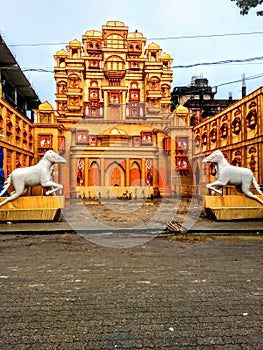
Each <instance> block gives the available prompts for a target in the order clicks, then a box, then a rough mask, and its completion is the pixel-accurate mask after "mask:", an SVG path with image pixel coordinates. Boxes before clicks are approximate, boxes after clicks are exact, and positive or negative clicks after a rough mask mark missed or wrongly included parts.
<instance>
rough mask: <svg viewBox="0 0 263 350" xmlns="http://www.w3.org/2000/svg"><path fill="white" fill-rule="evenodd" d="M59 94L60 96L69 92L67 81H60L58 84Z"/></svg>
mask: <svg viewBox="0 0 263 350" xmlns="http://www.w3.org/2000/svg"><path fill="white" fill-rule="evenodd" d="M57 92H58V93H59V94H65V93H66V92H67V82H66V80H60V81H58V82H57Z"/></svg>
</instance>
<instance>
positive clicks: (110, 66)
mask: <svg viewBox="0 0 263 350" xmlns="http://www.w3.org/2000/svg"><path fill="white" fill-rule="evenodd" d="M105 66H106V70H111V71H119V70H124V67H125V62H124V60H123V59H122V58H121V57H120V56H117V55H112V56H110V57H109V58H108V59H107V60H106V62H105Z"/></svg>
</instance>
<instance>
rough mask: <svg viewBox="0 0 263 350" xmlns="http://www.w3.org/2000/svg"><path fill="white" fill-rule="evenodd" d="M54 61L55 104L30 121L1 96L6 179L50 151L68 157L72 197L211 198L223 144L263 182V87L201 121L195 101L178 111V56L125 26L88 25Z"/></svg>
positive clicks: (66, 181)
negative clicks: (174, 101)
mask: <svg viewBox="0 0 263 350" xmlns="http://www.w3.org/2000/svg"><path fill="white" fill-rule="evenodd" d="M54 59H55V67H54V72H55V73H54V79H55V82H56V95H55V97H56V98H55V100H56V106H52V105H51V104H50V103H49V102H48V101H46V102H44V103H41V104H39V103H38V104H37V106H38V108H37V107H35V106H36V104H35V105H34V107H31V109H34V112H35V119H33V118H31V120H30V119H29V118H27V116H26V114H25V113H20V112H19V110H18V108H15V107H14V106H12V105H10V103H8V101H7V99H4V98H3V96H2V93H1V94H0V95H1V96H2V97H0V134H1V135H2V136H3V137H2V138H1V139H0V141H1V147H2V149H3V152H4V172H5V176H7V175H8V174H10V173H11V171H12V170H13V169H14V168H16V167H20V166H29V165H31V164H33V163H36V162H37V161H38V160H39V159H40V158H41V157H42V156H43V154H44V153H45V152H46V151H47V150H48V149H50V148H51V149H53V150H54V151H56V152H58V153H60V154H62V155H63V157H65V158H66V159H67V163H66V164H65V165H64V164H63V165H61V166H60V168H58V166H57V165H56V166H55V169H54V170H55V171H54V180H55V181H56V182H59V183H63V185H64V194H65V197H66V198H78V197H79V196H81V197H84V198H116V197H118V198H144V197H157V196H168V197H169V196H172V197H174V196H181V195H183V196H185V195H192V193H194V194H196V195H205V194H207V191H206V188H205V185H206V183H207V182H210V181H212V180H214V175H215V169H214V168H213V166H211V167H210V168H208V166H207V165H206V164H203V163H202V158H203V157H204V156H206V155H208V154H210V153H211V152H212V151H213V150H215V149H221V150H222V151H223V153H224V154H225V156H226V158H227V159H228V161H229V162H230V163H231V164H233V165H236V166H243V167H248V168H250V169H251V170H252V171H253V172H254V174H255V177H256V179H257V182H258V183H259V184H261V185H262V184H263V170H262V169H263V166H262V159H263V146H262V141H263V120H262V118H263V116H262V110H263V109H262V106H263V88H259V89H258V90H256V91H254V92H253V93H251V94H249V95H247V96H245V97H244V98H242V99H241V100H240V101H237V102H234V103H233V104H232V105H230V106H229V107H227V108H226V109H224V110H223V111H221V112H220V113H218V114H216V115H214V116H212V117H210V118H208V119H206V120H204V121H203V122H201V123H199V124H198V125H197V126H195V127H193V126H190V125H191V122H190V121H191V119H192V118H193V117H194V115H192V113H190V112H189V110H188V109H187V108H186V107H184V106H182V105H179V106H177V108H176V109H175V110H174V111H173V113H171V112H170V103H171V102H170V101H171V84H172V81H173V72H172V69H171V64H172V61H173V59H172V58H171V57H170V55H169V54H167V53H164V52H162V49H161V48H160V46H159V45H158V44H156V43H150V44H149V45H147V44H146V38H145V37H144V36H143V34H142V33H139V32H137V31H136V32H130V31H129V29H128V27H127V26H126V25H125V24H124V23H123V22H119V21H108V22H107V23H106V24H105V25H103V26H102V28H101V30H100V31H98V30H88V31H86V32H85V33H84V35H83V36H82V40H81V41H79V40H77V39H74V40H72V41H70V42H69V44H68V45H67V46H66V47H65V48H64V49H62V50H60V51H58V52H56V54H55V55H54ZM0 87H1V84H0ZM0 92H1V91H0ZM31 95H32V92H31V90H30V94H29V97H31ZM33 98H34V99H35V96H33ZM32 101H33V100H32ZM32 103H33V102H32Z"/></svg>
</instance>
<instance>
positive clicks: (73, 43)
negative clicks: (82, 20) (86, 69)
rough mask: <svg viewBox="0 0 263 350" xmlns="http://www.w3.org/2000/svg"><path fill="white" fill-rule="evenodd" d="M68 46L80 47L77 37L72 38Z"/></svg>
mask: <svg viewBox="0 0 263 350" xmlns="http://www.w3.org/2000/svg"><path fill="white" fill-rule="evenodd" d="M69 46H75V47H81V43H80V42H79V41H78V40H77V39H74V40H72V41H70V42H69Z"/></svg>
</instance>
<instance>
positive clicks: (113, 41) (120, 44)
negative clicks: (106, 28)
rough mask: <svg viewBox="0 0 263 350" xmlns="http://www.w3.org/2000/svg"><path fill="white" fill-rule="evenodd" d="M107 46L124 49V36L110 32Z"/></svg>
mask: <svg viewBox="0 0 263 350" xmlns="http://www.w3.org/2000/svg"><path fill="white" fill-rule="evenodd" d="M105 41H106V45H107V47H111V48H113V49H124V38H123V37H122V36H121V35H120V34H117V33H114V34H110V35H108V36H107V38H106V40H105Z"/></svg>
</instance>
